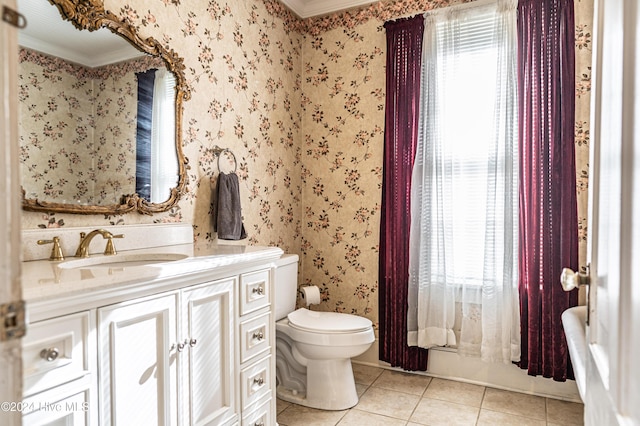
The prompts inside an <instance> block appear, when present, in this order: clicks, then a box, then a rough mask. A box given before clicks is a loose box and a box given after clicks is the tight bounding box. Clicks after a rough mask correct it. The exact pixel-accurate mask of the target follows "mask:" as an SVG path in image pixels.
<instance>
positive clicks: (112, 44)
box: [18, 0, 187, 214]
mask: <svg viewBox="0 0 640 426" xmlns="http://www.w3.org/2000/svg"><path fill="white" fill-rule="evenodd" d="M54 3H56V4H55V5H54V4H51V3H50V2H49V1H48V0H18V9H19V11H20V13H22V14H23V15H24V16H25V18H26V21H27V26H26V28H24V29H22V30H20V32H19V38H18V42H19V45H20V52H19V66H18V81H19V91H18V97H19V99H18V100H19V102H18V103H19V137H20V164H21V175H22V187H23V194H24V200H23V207H24V208H25V209H26V210H36V211H38V210H40V211H60V212H68V213H83V214H87V213H124V212H127V211H131V210H138V211H140V212H141V213H149V214H150V213H154V212H159V211H165V210H167V209H169V208H170V207H171V206H173V205H174V204H175V203H176V202H177V200H178V198H179V196H180V195H181V193H182V191H183V190H184V186H185V178H186V177H185V176H186V175H185V165H186V159H185V158H184V156H183V155H182V150H181V141H180V117H181V101H182V100H183V98H184V99H186V98H187V93H186V91H185V88H184V76H183V74H182V69H183V66H182V60H181V59H180V58H178V57H177V56H176V55H175V53H174V52H173V51H170V52H167V51H166V50H165V49H164V48H163V47H161V46H159V43H156V42H155V41H154V40H153V39H146V40H144V41H142V40H141V39H140V38H138V36H137V35H136V33H135V29H133V28H132V27H130V26H129V25H127V24H125V23H123V22H120V21H119V20H118V19H117V18H116V17H115V16H113V15H111V13H110V12H105V11H104V9H103V5H102V3H100V2H99V1H97V0H89V1H85V2H82V6H78V5H76V4H74V3H73V2H71V1H70V0H55V1H54ZM81 7H82V9H81V10H80V8H81ZM63 16H64V17H65V18H66V19H63ZM78 27H81V28H82V30H80V29H78ZM121 34H127V35H129V37H128V38H125V37H124V36H122V35H121Z"/></svg>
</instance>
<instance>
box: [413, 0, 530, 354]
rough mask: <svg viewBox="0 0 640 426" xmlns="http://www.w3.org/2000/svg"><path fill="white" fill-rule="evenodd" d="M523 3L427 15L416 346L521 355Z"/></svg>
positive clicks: (416, 177) (416, 187) (417, 184)
mask: <svg viewBox="0 0 640 426" xmlns="http://www.w3.org/2000/svg"><path fill="white" fill-rule="evenodd" d="M474 3H475V2H474ZM516 6H517V1H516V0H499V1H497V2H496V1H493V2H491V3H488V2H480V3H478V4H469V5H467V6H462V7H452V8H449V9H446V10H443V11H440V12H437V11H436V12H431V13H428V14H426V15H425V34H424V40H423V52H422V57H423V70H422V73H423V76H422V89H421V90H422V93H421V111H420V129H419V136H418V138H419V139H418V151H417V155H416V160H415V165H414V169H413V176H412V192H411V231H410V259H409V310H408V341H409V345H412V346H420V347H424V348H430V347H434V346H451V347H457V348H458V353H460V354H461V355H465V356H474V357H480V358H482V359H483V360H485V361H489V362H505V363H509V362H511V361H516V360H519V359H520V325H519V308H518V293H517V268H518V265H517V256H518V248H517V241H518V229H517V225H518V127H517V125H518V117H517V111H518V109H517V92H516V91H517V76H516V61H517V56H516V53H517V28H516Z"/></svg>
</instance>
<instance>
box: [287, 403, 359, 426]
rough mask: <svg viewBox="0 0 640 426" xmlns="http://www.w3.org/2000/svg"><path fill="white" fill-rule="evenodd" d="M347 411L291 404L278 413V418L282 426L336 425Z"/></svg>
mask: <svg viewBox="0 0 640 426" xmlns="http://www.w3.org/2000/svg"><path fill="white" fill-rule="evenodd" d="M346 413H347V410H341V411H328V410H316V409H314V408H308V407H303V406H301V405H296V404H291V405H290V406H289V407H287V408H286V409H285V410H284V411H283V412H282V413H279V414H278V419H277V420H278V424H279V425H280V426H335V425H337V424H338V422H339V421H340V419H342V418H343V417H344V415H345V414H346Z"/></svg>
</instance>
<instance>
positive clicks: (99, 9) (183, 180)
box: [22, 0, 191, 215]
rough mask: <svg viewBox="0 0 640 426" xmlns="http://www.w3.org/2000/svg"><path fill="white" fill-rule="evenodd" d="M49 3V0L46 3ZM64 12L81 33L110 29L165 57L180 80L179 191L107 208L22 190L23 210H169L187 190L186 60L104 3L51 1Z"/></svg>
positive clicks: (177, 130) (127, 200)
mask: <svg viewBox="0 0 640 426" xmlns="http://www.w3.org/2000/svg"><path fill="white" fill-rule="evenodd" d="M43 1H45V0H43ZM48 1H49V2H50V3H51V4H53V5H55V6H56V7H57V8H58V10H59V11H60V14H61V15H62V16H61V17H62V18H63V19H66V20H68V21H70V22H71V23H72V24H73V25H74V26H75V27H76V28H77V29H78V30H88V31H95V30H98V29H100V28H108V29H109V30H111V31H112V32H113V33H115V34H119V35H120V36H122V37H124V39H125V40H127V41H129V43H131V44H132V45H133V46H134V47H136V48H137V49H138V50H141V51H142V52H145V53H147V54H149V55H152V56H155V57H161V58H162V59H163V60H164V61H165V63H166V65H167V68H168V69H169V70H170V71H171V72H173V74H174V75H175V77H176V108H175V111H176V126H175V146H176V153H177V156H178V182H177V185H176V187H175V188H171V194H170V196H169V199H168V200H167V201H165V202H163V203H151V202H149V201H147V200H145V199H143V198H141V197H140V196H138V194H137V193H136V194H131V195H122V197H121V201H120V204H112V205H105V206H91V205H84V206H81V205H75V204H62V203H54V202H47V201H38V199H31V198H26V197H25V191H24V189H23V190H22V208H23V209H24V210H27V211H38V212H41V211H44V212H60V213H76V214H115V215H120V214H123V213H128V212H132V211H138V213H141V214H148V215H151V214H153V213H160V212H164V211H167V210H169V209H170V208H171V207H173V206H174V205H175V204H176V203H177V202H178V200H179V199H180V196H182V195H183V194H184V193H185V191H186V185H187V172H186V171H187V170H188V169H189V165H188V162H189V160H188V159H187V158H186V157H185V156H184V153H183V152H182V102H183V101H186V100H189V98H190V97H191V93H190V91H189V89H188V87H187V84H186V80H185V76H184V69H185V66H184V64H183V60H182V58H181V57H179V56H178V55H177V54H176V52H175V51H174V50H173V49H171V50H167V49H165V48H164V47H163V46H162V45H161V44H160V43H158V41H156V40H155V39H154V38H152V37H149V38H146V39H142V38H141V37H140V36H139V35H138V33H137V31H136V29H135V28H134V27H132V26H131V25H130V24H128V23H126V22H122V21H120V20H119V19H118V17H117V16H116V15H114V14H113V13H111V12H109V11H107V10H105V9H104V4H103V3H102V0H48Z"/></svg>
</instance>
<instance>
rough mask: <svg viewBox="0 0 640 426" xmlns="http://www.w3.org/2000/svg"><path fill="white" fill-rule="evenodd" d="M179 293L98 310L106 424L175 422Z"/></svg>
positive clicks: (100, 364)
mask: <svg viewBox="0 0 640 426" xmlns="http://www.w3.org/2000/svg"><path fill="white" fill-rule="evenodd" d="M177 304H178V294H177V293H171V294H168V295H166V296H162V297H158V298H153V299H148V300H145V301H141V302H137V303H122V304H117V305H113V306H108V307H105V308H100V309H98V346H99V352H98V359H99V367H98V371H99V377H100V393H101V395H100V417H101V419H102V424H105V425H151V424H153V425H164V426H168V425H175V424H177V422H178V413H177V370H178V367H177V364H178V361H177V360H176V358H177V356H178V355H177V353H178V348H177V343H178V342H177V340H176V339H177Z"/></svg>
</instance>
